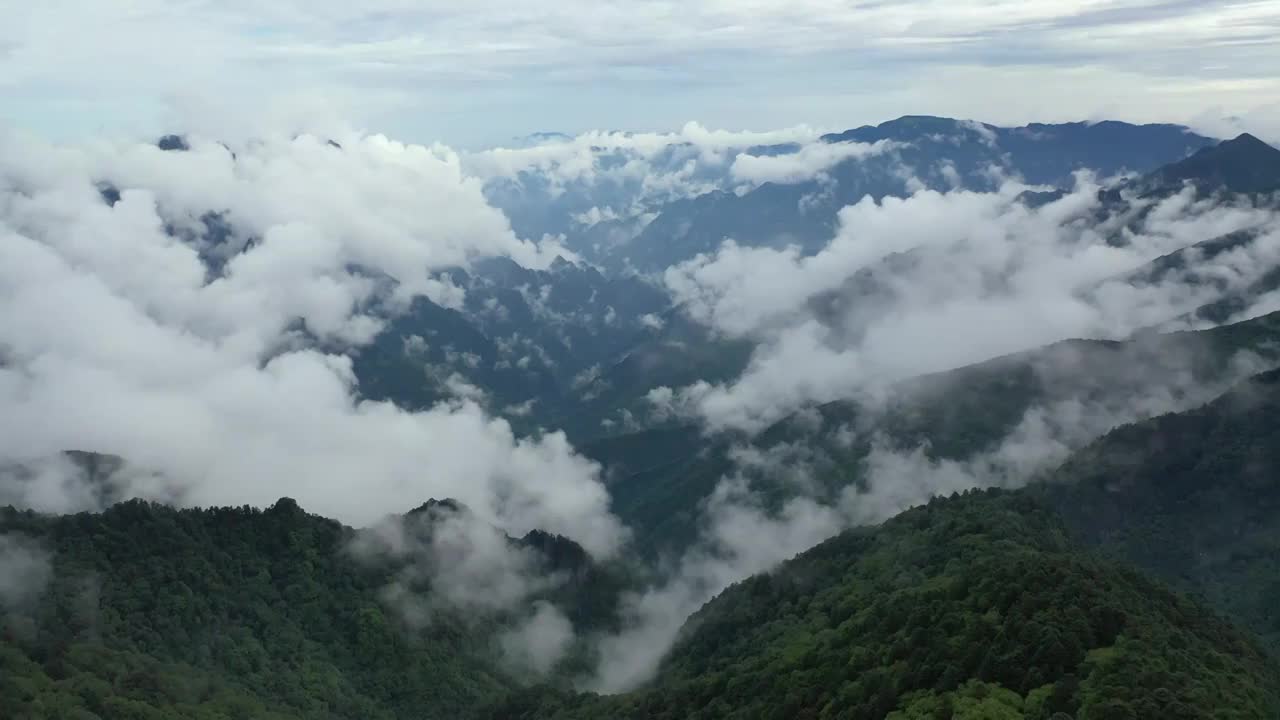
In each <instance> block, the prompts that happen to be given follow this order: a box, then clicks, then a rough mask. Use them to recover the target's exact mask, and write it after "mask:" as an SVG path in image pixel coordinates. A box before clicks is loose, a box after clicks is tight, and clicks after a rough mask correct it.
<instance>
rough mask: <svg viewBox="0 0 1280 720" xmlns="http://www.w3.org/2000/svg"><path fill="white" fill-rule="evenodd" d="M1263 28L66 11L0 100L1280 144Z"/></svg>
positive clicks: (49, 9)
mask: <svg viewBox="0 0 1280 720" xmlns="http://www.w3.org/2000/svg"><path fill="white" fill-rule="evenodd" d="M103 28H110V30H111V32H102V29H103ZM1278 28H1280V12H1278V11H1277V10H1276V9H1275V8H1274V7H1273V6H1272V5H1271V4H1269V3H1259V2H1242V1H1238V0H1214V1H1211V2H1185V1H1182V0H1074V1H1072V2H1046V1H1037V2H1021V1H1018V2H1015V1H1013V0H1000V1H999V2H976V1H972V0H970V1H966V2H942V1H941V0H910V1H908V2H898V3H853V2H838V3H832V2H825V1H823V0H803V1H800V2H787V1H783V0H759V1H757V2H751V3H737V2H722V1H718V0H707V1H705V2H697V3H690V4H686V5H681V6H678V7H677V6H674V5H671V4H670V3H666V2H604V3H599V2H585V1H584V0H563V1H561V2H556V3H544V4H540V5H537V6H534V7H530V6H527V5H525V4H520V3H514V2H511V1H510V0H486V1H485V2H482V3H478V4H476V3H471V4H467V5H465V6H458V5H456V4H450V3H442V2H426V3H406V2H404V1H403V0H375V1H374V2H370V3H362V4H360V5H359V6H351V5H350V4H343V3H336V2H332V0H325V1H323V2H301V1H300V0H288V1H286V2H279V3H274V4H273V5H272V6H271V7H270V8H264V7H263V6H261V5H260V4H255V3H249V2H246V1H245V0H218V1H217V2H209V3H200V4H178V5H175V4H173V3H170V2H165V1H164V0H137V1H135V2H132V3H130V4H129V5H128V7H127V8H125V7H123V6H119V5H115V4H103V3H97V2H91V1H90V0H58V1H57V2H48V3H39V4H25V5H23V4H13V7H9V8H6V23H5V27H4V28H2V29H0V53H2V54H3V58H4V60H5V62H3V63H2V64H0V88H3V89H4V90H5V91H6V97H7V98H9V99H10V100H11V101H12V103H11V104H7V110H8V112H9V113H10V114H11V117H13V118H15V119H17V120H19V121H21V122H23V123H24V124H28V125H30V126H33V127H41V128H42V129H43V130H47V131H50V132H63V133H74V132H79V133H83V132H85V131H86V130H89V129H96V128H97V127H98V126H99V125H101V124H103V123H106V124H107V125H108V126H110V127H112V128H116V129H130V128H137V127H138V126H140V125H142V126H146V127H147V128H148V129H150V130H152V131H156V130H159V129H160V128H159V127H156V124H157V123H159V122H161V121H162V119H166V120H167V119H172V117H173V115H172V109H174V108H176V109H177V110H178V112H179V113H181V114H183V115H186V116H188V117H189V118H194V119H199V120H204V121H206V122H210V123H218V124H221V125H234V124H237V122H238V118H240V117H243V116H244V115H246V114H247V113H248V111H250V110H257V111H259V112H264V111H265V112H268V113H270V114H272V115H274V116H276V117H277V118H278V120H279V122H282V123H288V124H290V125H291V126H290V127H289V128H287V129H290V130H292V129H296V123H298V122H300V121H302V120H303V119H304V118H308V117H310V118H315V117H316V116H317V115H324V114H326V113H333V114H335V115H338V116H341V115H342V114H343V113H354V114H355V115H356V116H358V117H359V118H360V119H361V121H362V122H363V123H366V124H368V125H371V126H373V127H377V128H379V129H382V130H386V131H393V132H396V133H397V134H400V135H404V134H405V133H409V136H410V137H412V138H413V139H416V140H434V139H439V138H442V137H443V139H447V140H450V141H453V142H462V143H474V142H476V141H478V140H481V141H489V142H497V141H501V140H503V139H505V138H507V137H510V135H512V134H515V133H518V132H523V131H525V130H526V129H527V128H528V127H531V126H532V127H545V128H548V129H556V130H565V131H570V132H578V131H582V130H587V129H590V128H636V129H639V128H655V127H663V128H671V127H678V126H679V125H680V124H681V123H682V122H684V121H685V120H687V119H688V118H689V117H699V118H702V119H704V120H705V121H709V122H713V123H716V124H722V125H730V124H732V125H735V126H743V125H746V126H754V127H770V126H774V127H776V126H780V125H793V124H795V123H797V122H801V121H805V120H807V121H809V122H814V123H818V124H823V125H829V126H831V127H847V126H850V125H854V124H858V123H861V122H865V121H868V120H871V119H876V118H883V117H887V116H891V115H896V114H901V112H903V111H904V110H905V109H907V108H910V107H913V106H914V107H920V106H924V105H926V104H927V105H929V106H931V107H932V109H934V110H935V111H937V112H943V113H946V114H952V115H963V116H981V117H982V118H983V119H984V120H988V121H993V122H1011V121H1012V122H1017V121H1025V120H1027V119H1031V115H1038V116H1039V117H1038V118H1037V119H1047V117H1048V116H1053V117H1055V118H1058V119H1065V118H1067V117H1072V118H1078V117H1080V116H1081V115H1086V116H1091V117H1096V116H1101V115H1103V114H1108V113H1109V114H1113V115H1115V114H1118V115H1121V116H1123V118H1124V119H1131V120H1144V119H1152V118H1161V119H1190V118H1192V117H1193V116H1196V115H1200V114H1201V113H1205V115H1206V119H1207V120H1212V121H1220V120H1221V118H1223V117H1226V116H1233V115H1234V116H1246V117H1248V116H1249V115H1250V111H1254V114H1255V115H1257V114H1261V115H1263V116H1264V117H1265V119H1262V120H1260V121H1261V122H1265V123H1267V124H1268V125H1269V127H1270V128H1271V130H1272V131H1273V132H1280V125H1277V124H1276V122H1275V120H1276V118H1277V113H1276V107H1275V106H1274V104H1273V105H1272V106H1271V107H1269V108H1267V107H1265V106H1264V107H1259V103H1258V100H1257V98H1266V97H1276V96H1277V94H1280V92H1278V90H1280V88H1278V87H1277V84H1276V83H1277V80H1276V77H1277V75H1278V74H1277V72H1276V70H1277V68H1276V62H1277V61H1276V54H1275V38H1276V36H1277V29H1278ZM282 88H290V90H282ZM584 88H586V89H587V90H586V91H585V92H584V90H583V89H584ZM1077 90H1079V91H1077ZM1213 106H1217V108H1218V111H1217V112H1212V111H1210V108H1212V107H1213ZM89 123H92V125H90V124H89ZM1257 124H1258V122H1255V127H1254V128H1253V129H1254V130H1255V131H1260V130H1259V128H1258V127H1256V125H1257ZM1271 137H1273V138H1274V137H1276V135H1274V134H1272V135H1271Z"/></svg>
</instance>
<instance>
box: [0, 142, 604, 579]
mask: <svg viewBox="0 0 1280 720" xmlns="http://www.w3.org/2000/svg"><path fill="white" fill-rule="evenodd" d="M341 140H342V143H343V149H342V150H338V149H336V148H332V147H329V146H327V145H325V144H324V143H322V142H319V141H316V140H314V139H311V138H306V137H303V138H298V139H296V140H288V141H286V140H268V141H264V142H262V143H260V144H255V145H251V146H246V147H243V148H239V149H237V151H236V152H237V155H236V158H235V159H234V160H233V159H232V158H231V156H230V154H229V153H228V152H227V151H226V150H225V149H222V148H221V147H219V146H217V145H215V144H211V143H202V142H200V141H198V140H197V141H196V142H195V143H194V146H193V150H192V152H190V153H162V152H160V151H158V150H155V149H154V148H149V147H140V146H123V147H113V146H93V147H90V148H87V149H79V148H53V147H46V146H42V145H40V144H39V143H34V142H29V141H23V140H20V139H18V138H15V137H12V136H8V135H5V136H2V137H0V148H3V152H0V157H2V158H3V161H0V162H2V165H0V177H3V178H4V182H3V184H2V185H0V328H3V330H0V347H2V348H3V357H4V365H3V367H0V407H4V408H5V411H4V412H3V413H0V430H2V432H0V434H2V435H3V440H0V458H2V459H4V460H6V461H21V462H28V461H39V460H40V459H41V458H48V457H50V456H53V455H55V454H56V453H58V452H60V451H62V450H67V449H81V450H91V451H100V452H107V453H115V454H119V455H121V456H123V457H125V458H126V459H127V460H128V461H129V462H130V463H131V465H133V466H134V467H135V468H137V469H139V470H141V471H144V472H138V473H135V474H132V475H129V476H128V477H127V478H122V479H120V481H121V482H126V481H127V483H128V485H129V487H127V488H124V490H125V492H126V493H129V494H140V495H144V496H151V497H160V498H165V499H173V500H175V501H177V502H180V503H183V504H198V505H207V504H242V503H250V504H256V505H266V504H270V503H271V502H272V501H274V500H275V499H276V498H278V497H280V496H284V495H288V496H291V497H295V498H297V499H298V501H299V502H300V503H301V504H302V505H303V506H304V507H306V508H307V509H308V510H310V511H312V512H317V513H321V514H324V515H328V516H331V517H336V518H339V519H342V520H344V521H346V522H349V523H353V524H364V523H369V522H372V521H374V520H376V519H378V518H380V517H382V516H383V515H385V514H387V513H389V512H394V511H402V510H404V509H405V508H406V507H407V506H411V505H412V504H414V503H416V502H420V501H422V500H424V499H426V498H428V497H455V498H457V499H459V500H461V501H463V502H464V503H466V504H468V505H469V506H471V507H472V508H473V509H474V510H475V511H476V513H477V514H478V515H480V516H481V517H482V518H483V519H484V520H486V521H490V522H493V523H494V524H497V525H499V526H501V527H504V528H508V529H509V530H511V531H512V532H515V533H520V532H523V531H526V530H529V529H532V528H535V527H537V528H544V529H546V530H549V531H552V532H558V533H562V534H565V535H568V536H570V537H573V538H574V539H576V540H578V541H579V542H581V543H582V544H583V545H584V546H586V547H587V548H589V549H590V550H591V551H592V552H594V553H597V554H601V555H608V554H609V553H611V552H612V551H613V550H614V549H615V548H616V547H617V546H618V544H619V543H620V542H621V539H622V535H623V533H622V530H621V528H620V527H619V525H618V523H617V521H616V520H615V519H614V518H613V517H612V516H611V515H610V514H609V512H608V509H607V508H608V498H607V494H606V492H605V490H604V488H603V486H602V485H601V484H600V482H599V480H598V477H597V468H596V466H595V465H594V464H593V463H591V462H589V461H587V460H585V459H583V458H582V457H580V456H578V455H576V454H575V453H574V451H573V449H572V448H571V447H570V446H569V444H568V442H567V441H566V440H565V438H564V437H563V436H562V435H558V434H551V435H545V436H543V437H540V438H537V439H529V438H517V437H515V436H514V435H513V433H512V431H511V428H510V427H509V426H508V425H507V423H506V422H505V421H502V420H495V419H493V418H491V417H489V416H487V415H486V414H485V412H484V411H482V410H481V408H480V407H478V406H477V405H475V404H474V403H473V402H470V401H467V400H461V401H457V402H453V403H450V404H443V405H439V406H437V407H434V408H431V409H429V410H426V411H423V412H417V413H410V412H405V411H403V410H400V409H399V408H396V407H395V406H393V405H390V404H387V403H377V402H367V401H360V400H358V399H357V397H356V394H355V387H354V377H353V375H352V372H351V365H350V361H349V360H348V359H347V358H345V357H343V356H340V355H334V354H328V353H326V352H325V351H322V350H319V349H314V348H312V347H309V346H308V345H307V344H305V343H304V342H303V338H302V337H301V336H300V335H298V333H297V332H296V328H295V323H296V320H297V319H299V318H300V319H302V320H304V321H305V323H306V327H307V329H308V330H309V331H311V332H312V333H313V334H315V335H317V336H319V337H320V338H323V339H327V340H329V341H331V342H340V343H360V342H363V341H365V340H367V339H368V338H369V337H370V335H371V334H372V333H373V332H374V331H375V330H376V329H377V327H378V326H379V321H378V319H377V317H375V316H373V315H370V314H368V310H367V308H368V307H369V306H370V304H371V303H376V301H377V300H378V298H379V297H380V296H381V295H380V294H381V293H382V292H383V291H384V290H385V289H386V285H387V283H386V280H385V279H384V278H386V277H387V276H390V277H392V278H395V280H397V281H398V285H396V286H395V295H396V297H397V298H399V299H405V298H407V296H409V295H411V294H416V293H426V294H433V293H437V292H439V291H441V290H442V286H441V283H439V282H438V281H436V280H434V278H433V274H432V273H433V271H434V270H435V269H438V268H440V267H442V266H445V265H450V264H454V263H458V262H462V263H465V262H466V261H467V260H468V259H470V258H472V257H476V256H482V255H494V254H503V255H510V256H512V257H514V258H516V259H517V260H519V261H520V262H535V263H536V262H538V261H545V260H547V259H548V258H547V255H546V253H547V252H548V250H547V249H546V248H545V247H542V246H538V245H534V244H532V243H528V242H525V241H522V240H519V239H517V238H516V237H515V236H514V235H512V233H511V232H510V229H509V228H508V227H507V225H506V222H505V220H504V219H503V217H502V216H501V214H499V213H497V212H496V211H494V210H492V209H491V208H489V207H488V206H487V205H486V204H485V203H484V200H483V198H482V197H481V196H480V192H479V188H478V186H477V185H476V184H475V183H474V182H472V181H467V180H465V179H463V178H462V176H461V174H460V171H459V167H458V164H457V160H456V158H455V157H453V156H452V155H450V154H448V153H441V152H439V151H436V150H432V149H427V148H421V147H412V146H402V145H398V144H395V143H391V142H390V141H386V140H384V139H381V138H376V137H375V138H354V137H353V138H342V139H341ZM99 180H109V181H110V182H112V183H113V184H115V185H116V186H117V187H119V188H121V189H122V191H123V192H122V199H121V200H120V202H119V203H117V204H116V205H115V206H114V207H110V206H108V205H107V204H105V203H104V202H103V201H102V199H101V198H100V197H99V196H98V190H97V188H96V187H95V184H94V183H95V182H96V181H99ZM210 210H218V211H225V212H226V213H227V217H228V218H229V219H230V221H231V222H232V224H233V225H234V226H235V227H236V228H237V230H238V231H240V232H243V233H244V237H246V238H247V237H249V236H252V237H254V238H256V239H257V243H256V245H254V246H253V247H252V249H249V250H248V251H246V252H244V253H242V254H240V255H237V256H235V257H234V258H233V259H232V260H231V261H230V262H229V263H227V265H226V270H225V274H224V275H223V276H221V277H216V278H215V279H213V280H212V281H209V282H207V281H206V280H207V278H206V269H205V267H204V265H203V264H202V263H201V261H200V259H199V257H198V255H197V252H196V250H195V249H194V248H193V247H192V245H190V244H187V243H184V242H180V241H178V240H175V239H174V238H173V237H171V236H169V235H168V234H166V233H165V232H164V231H163V228H164V226H165V225H166V224H170V225H181V224H184V223H185V224H190V223H191V222H192V218H194V217H198V216H199V215H200V214H201V213H204V212H206V211H210ZM356 266H359V268H362V269H360V270H357V269H356ZM47 476H48V477H49V478H50V479H49V481H48V482H49V483H55V481H56V480H57V477H58V475H57V473H49V474H47ZM41 477H45V476H41ZM58 482H61V481H58ZM8 490H9V491H10V492H18V493H20V494H21V496H22V498H24V499H25V500H26V501H27V502H30V503H39V504H43V503H44V502H45V500H47V501H48V503H49V504H50V505H52V507H50V508H49V509H67V508H66V507H64V505H65V503H67V502H68V501H71V500H74V499H75V495H74V493H69V492H66V491H65V488H61V486H58V485H56V484H55V485H49V484H48V483H39V484H34V485H33V484H31V483H30V482H27V483H25V484H23V485H21V486H20V487H16V488H8ZM42 498H43V499H44V500H42ZM60 503H61V505H60Z"/></svg>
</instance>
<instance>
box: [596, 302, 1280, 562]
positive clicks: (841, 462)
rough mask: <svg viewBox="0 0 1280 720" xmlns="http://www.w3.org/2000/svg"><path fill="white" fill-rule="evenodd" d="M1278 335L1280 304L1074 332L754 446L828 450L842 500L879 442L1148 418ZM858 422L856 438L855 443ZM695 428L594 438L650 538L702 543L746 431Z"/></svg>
mask: <svg viewBox="0 0 1280 720" xmlns="http://www.w3.org/2000/svg"><path fill="white" fill-rule="evenodd" d="M1277 341H1280V313H1273V314H1271V315H1266V316H1262V317H1258V318H1254V319H1252V320H1247V321H1244V322H1240V323H1236V324H1234V325H1227V326H1223V327H1219V328H1213V329H1209V330H1202V331H1194V332H1176V333H1165V334H1157V333H1145V334H1141V335H1139V336H1136V337H1134V338H1132V339H1130V340H1128V341H1124V342H1111V341H1097V340H1068V341H1063V342H1060V343H1055V344H1053V345H1050V346H1048V347H1044V348H1039V349H1036V350H1032V351H1027V352H1024V353H1017V354H1014V355H1009V356H1005V357H1000V358H995V359H992V360H988V361H986V362H982V363H978V364H975V365H970V366H966V367H962V368H958V369H955V370H950V371H947V372H943V373H936V374H933V375H926V376H922V377H917V378H912V379H909V380H906V381H903V382H901V383H898V384H896V385H895V386H894V387H893V388H892V389H891V392H890V393H889V395H888V398H887V399H885V400H882V401H881V402H879V403H875V404H870V405H869V404H867V403H864V402H859V401H856V400H847V401H836V402H832V403H827V404H825V405H822V406H820V407H819V408H817V411H818V416H817V417H818V418H820V422H818V423H817V424H816V425H815V424H814V423H813V422H812V416H811V415H806V414H801V415H802V416H800V417H792V418H788V419H785V420H783V421H780V422H778V423H777V424H775V425H774V426H772V427H771V428H769V429H767V430H765V431H764V432H762V433H760V434H759V435H757V436H755V437H753V438H751V439H750V443H751V445H752V446H753V447H755V448H758V449H760V450H761V451H768V450H769V449H770V448H785V447H787V446H788V445H794V444H799V445H801V446H803V447H805V448H808V449H810V450H812V451H814V452H815V453H817V454H819V455H820V456H825V459H824V460H823V462H824V464H822V465H821V467H820V468H819V470H820V471H821V472H820V473H819V475H820V477H821V479H822V482H823V484H824V486H825V487H826V489H827V491H828V492H829V495H830V497H831V498H834V497H835V496H836V495H837V494H838V493H839V492H840V491H841V490H842V489H844V488H846V487H848V486H850V485H858V484H859V483H861V482H863V481H864V468H863V461H864V459H865V458H866V457H867V455H868V454H869V453H870V452H871V449H872V446H873V441H876V442H887V443H888V444H889V446H890V447H895V448H899V449H903V450H908V451H909V450H913V449H915V448H917V447H921V446H923V447H924V448H925V451H926V453H927V455H928V456H929V457H931V458H934V459H950V460H964V459H968V458H972V457H975V456H978V455H980V454H982V453H986V452H990V451H992V450H995V449H996V448H997V447H998V446H999V444H1000V443H1001V442H1002V441H1003V440H1004V439H1005V438H1006V437H1008V436H1009V435H1010V433H1011V432H1013V431H1014V429H1015V428H1016V427H1018V425H1019V423H1020V422H1022V420H1023V419H1024V417H1026V415H1027V413H1028V412H1029V411H1032V410H1034V409H1036V408H1052V407H1054V406H1055V405H1060V404H1063V403H1069V404H1070V403H1073V404H1078V405H1080V406H1082V407H1088V408H1093V409H1094V410H1095V411H1096V413H1095V414H1098V415H1102V416H1113V417H1117V418H1122V419H1121V420H1120V422H1124V421H1125V418H1126V417H1127V419H1128V420H1137V419H1140V417H1139V415H1141V413H1142V412H1143V411H1142V410H1141V408H1142V407H1143V405H1144V403H1149V402H1152V399H1156V400H1158V402H1157V403H1156V405H1155V406H1157V407H1158V406H1160V404H1162V403H1166V404H1167V403H1172V404H1173V405H1174V406H1175V407H1174V408H1167V409H1176V407H1177V406H1181V407H1191V406H1195V405H1199V404H1201V403H1203V402H1205V401H1207V400H1209V399H1211V398H1212V397H1213V396H1214V395H1215V394H1217V392H1222V391H1224V390H1226V389H1227V387H1229V386H1230V384H1231V383H1233V382H1234V381H1235V380H1237V379H1239V378H1240V377H1241V367H1242V366H1240V365H1238V364H1237V363H1239V362H1241V361H1243V360H1245V359H1249V362H1251V363H1260V364H1262V365H1263V366H1264V367H1270V366H1272V365H1274V364H1275V363H1276V361H1277V359H1278V356H1277V355H1276V347H1277V346H1276V343H1277ZM1246 366H1247V365H1246ZM1258 369H1261V368H1258ZM1215 388H1216V391H1215ZM1107 429H1109V427H1100V428H1098V429H1097V430H1095V431H1094V432H1095V433H1101V432H1105V431H1106V430H1107ZM850 430H852V431H854V435H853V440H852V441H847V440H846V438H848V437H849V435H848V431H850ZM1071 430H1072V431H1073V432H1075V433H1077V434H1078V435H1080V436H1081V437H1080V439H1079V440H1078V441H1077V442H1081V443H1083V442H1087V441H1088V440H1092V439H1093V436H1091V435H1090V434H1089V428H1088V426H1085V425H1081V424H1077V425H1076V426H1073V427H1072V428H1071ZM696 433H697V429H696V428H685V429H683V430H679V429H656V430H649V431H644V432H640V433H635V434H631V435H628V436H624V437H620V438H614V439H609V440H601V441H599V442H596V443H593V444H590V445H586V446H584V452H586V453H587V454H589V455H590V456H591V457H593V458H594V459H596V460H598V461H599V462H601V463H602V464H603V465H604V467H605V469H606V471H607V473H608V478H609V481H610V492H611V494H612V496H613V498H614V503H615V504H614V509H615V512H617V513H618V514H619V515H620V516H621V517H623V518H624V519H625V520H626V521H627V522H628V524H630V525H632V526H633V527H634V528H635V529H636V532H637V534H638V535H639V537H640V538H641V539H642V544H643V543H647V542H651V543H655V544H658V545H662V546H673V545H679V544H681V543H687V542H690V541H692V539H693V536H694V534H695V531H696V527H697V521H698V518H697V515H696V508H697V507H698V504H699V502H700V501H701V500H702V499H704V498H706V497H707V496H709V495H710V494H711V492H712V490H713V489H714V488H715V486H716V483H717V482H719V480H720V478H721V477H722V476H723V475H724V474H725V473H726V472H729V471H730V470H731V469H732V467H733V463H732V461H731V459H730V456H729V450H730V448H731V447H733V445H734V444H735V442H739V440H738V439H736V438H733V437H730V438H724V437H719V438H699V437H698V435H697V434H696ZM819 459H823V458H822V457H820V458H819ZM763 489H766V490H768V491H769V492H770V493H771V494H772V496H773V498H774V499H775V500H777V501H781V500H782V499H785V497H786V496H787V492H788V489H787V488H786V487H785V486H782V487H771V488H763Z"/></svg>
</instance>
